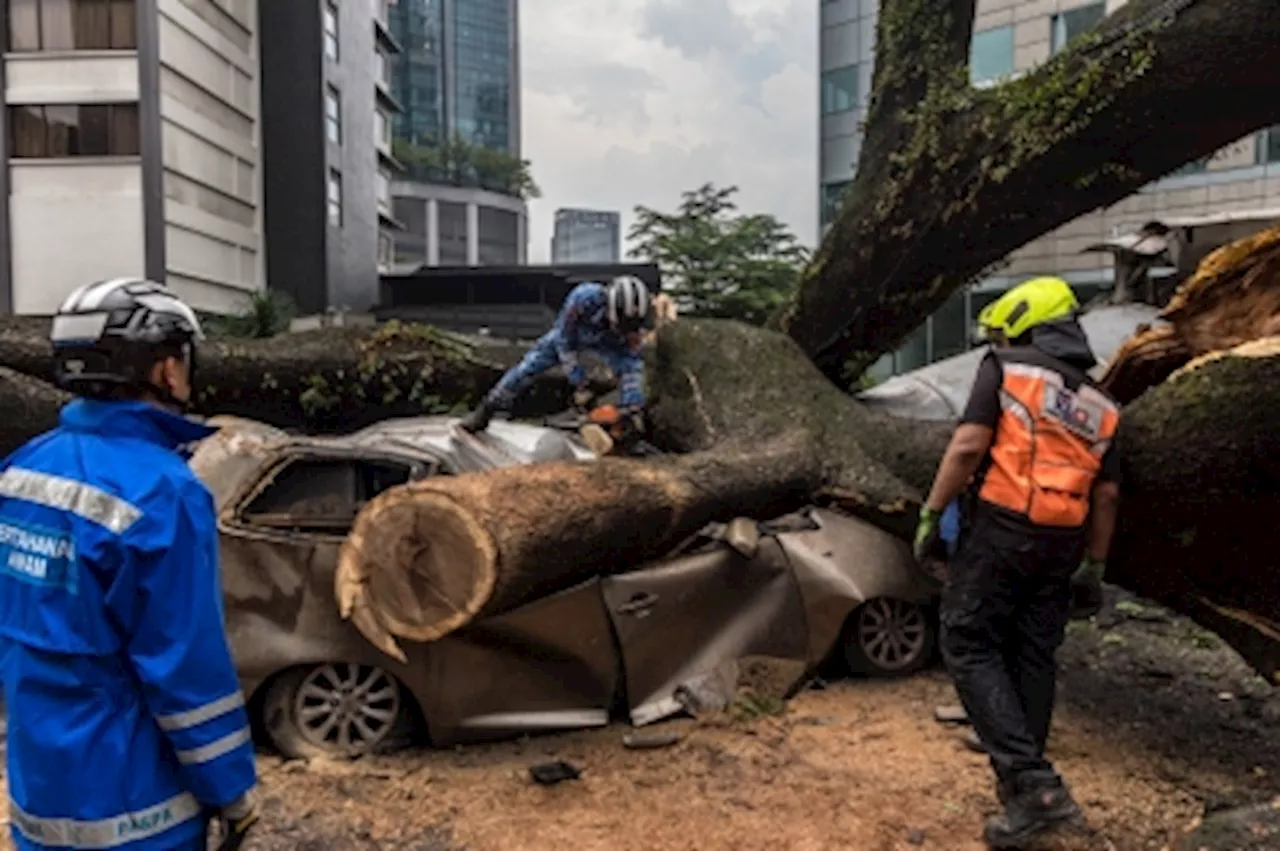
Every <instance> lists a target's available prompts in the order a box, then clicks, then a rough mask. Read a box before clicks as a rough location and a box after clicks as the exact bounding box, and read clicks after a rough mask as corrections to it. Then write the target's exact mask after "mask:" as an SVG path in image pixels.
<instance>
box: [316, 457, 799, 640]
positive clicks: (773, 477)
mask: <svg viewBox="0 0 1280 851" xmlns="http://www.w3.org/2000/svg"><path fill="white" fill-rule="evenodd" d="M821 481H822V475H821V465H820V463H819V460H818V456H817V455H816V454H815V453H814V452H813V449H812V447H810V446H806V445H803V444H799V443H790V444H788V443H785V442H775V443H772V444H763V445H762V444H752V445H750V446H740V445H739V446H734V445H721V446H719V447H717V449H716V451H715V452H712V453H693V454H689V455H681V456H672V457H669V458H666V459H663V460H661V461H657V462H652V463H643V462H640V461H634V460H629V459H617V458H606V459H603V460H600V461H598V462H595V463H591V464H574V463H549V464H539V465H535V466H531V467H523V468H512V467H508V468H503V469H498V470H492V471H488V472H484V473H474V474H470V475H464V476H457V477H447V478H437V479H429V480H426V481H422V482H416V483H413V484H409V485H404V486H401V487H398V488H393V489H392V490H389V491H386V492H384V493H383V494H381V495H379V496H378V497H376V498H375V499H374V500H373V501H372V502H371V503H370V504H369V505H368V506H366V507H365V508H364V510H363V511H361V513H360V515H359V517H358V518H357V520H356V523H355V526H354V528H353V530H352V532H351V535H350V536H349V537H348V538H347V541H346V542H345V543H344V544H343V547H342V552H341V556H340V558H339V563H338V569H337V572H336V573H335V579H334V582H335V596H336V598H337V600H338V605H339V608H340V610H341V612H342V615H343V617H352V618H353V621H354V623H355V624H356V625H357V626H358V627H359V628H360V629H361V631H362V632H363V633H364V634H365V635H366V636H367V637H368V638H369V640H370V641H372V642H373V643H374V644H375V645H377V646H378V647H380V648H382V649H383V650H384V651H386V652H388V653H390V654H391V655H393V656H396V657H397V658H399V659H401V660H402V661H403V659H404V656H403V653H402V652H401V651H400V650H399V648H398V647H397V646H396V644H395V638H403V639H408V640H411V641H430V640H433V639H436V638H439V637H441V636H443V635H447V634H448V633H450V632H452V631H453V630H455V629H457V628H459V627H461V626H464V625H466V624H467V623H469V622H470V621H472V620H473V619H475V618H478V617H482V616H484V615H487V614H493V613H498V612H503V611H507V610H509V609H511V608H514V607H515V606H518V605H519V604H521V603H524V602H527V601H530V600H534V599H538V598H539V597H543V596H546V595H548V594H551V593H554V592H556V591H559V590H562V589H564V588H568V587H570V586H572V585H574V584H576V583H578V582H580V581H582V580H585V579H587V578H589V577H591V576H595V575H599V574H607V573H612V572H616V571H620V570H626V569H628V568H630V567H633V566H634V565H636V564H638V563H642V562H644V561H647V560H651V559H654V558H657V557H659V556H660V555H662V554H664V553H666V552H668V551H669V550H670V549H671V547H672V546H673V545H675V544H676V543H677V542H678V541H679V540H680V539H681V538H682V537H684V536H686V535H687V534H689V532H690V531H693V530H697V529H699V528H701V527H702V526H703V525H705V524H706V523H708V522H710V521H712V520H714V519H717V518H727V517H733V516H737V515H739V514H745V515H748V516H770V515H772V514H774V513H777V512H779V511H785V510H788V509H790V508H796V507H799V506H801V505H803V504H805V502H806V501H807V500H808V499H809V497H810V495H811V494H812V493H813V492H814V490H816V489H817V488H818V486H819V485H820V484H821Z"/></svg>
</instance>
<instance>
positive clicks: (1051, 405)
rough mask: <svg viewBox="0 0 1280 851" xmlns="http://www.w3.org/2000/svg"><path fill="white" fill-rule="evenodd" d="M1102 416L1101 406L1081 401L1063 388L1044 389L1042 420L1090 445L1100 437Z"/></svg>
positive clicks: (1047, 387)
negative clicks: (1081, 438)
mask: <svg viewBox="0 0 1280 851" xmlns="http://www.w3.org/2000/svg"><path fill="white" fill-rule="evenodd" d="M1104 415H1105V412H1104V411H1103V409H1102V406H1101V405H1098V404H1095V403H1091V402H1089V401H1087V400H1085V399H1081V398H1080V394H1078V393H1075V392H1073V391H1071V390H1068V389H1067V388H1065V387H1054V386H1053V385H1051V384H1050V385H1046V386H1045V388H1044V413H1043V416H1044V418H1045V419H1047V420H1051V421H1053V422H1057V423H1059V424H1060V425H1062V427H1063V428H1065V429H1067V431H1069V432H1071V433H1072V434H1078V435H1080V436H1081V437H1083V438H1084V439H1085V440H1087V441H1089V442H1090V443H1093V442H1095V441H1097V440H1098V438H1099V437H1100V436H1101V434H1102V420H1103V417H1104Z"/></svg>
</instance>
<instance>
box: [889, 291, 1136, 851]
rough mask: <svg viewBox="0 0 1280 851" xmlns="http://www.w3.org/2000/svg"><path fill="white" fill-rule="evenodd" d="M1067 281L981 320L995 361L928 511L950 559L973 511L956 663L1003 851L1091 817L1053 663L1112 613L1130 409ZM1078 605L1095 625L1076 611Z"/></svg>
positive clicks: (949, 636)
mask: <svg viewBox="0 0 1280 851" xmlns="http://www.w3.org/2000/svg"><path fill="white" fill-rule="evenodd" d="M1078 308H1079V305H1078V303H1077V301H1076V298H1075V294H1074V293H1073V292H1072V291H1071V287H1070V286H1069V285H1068V284H1067V283H1066V281H1063V280H1062V279H1060V278H1037V279H1034V280H1030V281H1027V282H1025V283H1023V284H1021V285H1019V286H1017V287H1015V288H1013V289H1011V290H1009V291H1008V292H1007V293H1005V294H1004V295H1003V296H1002V297H1001V298H999V299H997V300H996V301H994V302H992V303H991V304H990V305H988V306H987V307H986V308H985V309H984V310H983V311H982V313H981V314H980V315H979V317H978V324H979V330H980V331H981V332H982V334H983V336H984V338H985V339H986V341H987V342H990V343H991V344H992V349H991V351H990V352H989V353H988V354H987V356H986V358H984V360H983V361H982V364H981V366H980V367H979V369H978V374H977V379H976V382H975V384H974V387H973V391H972V393H971V395H970V397H969V401H968V404H967V406H966V409H965V412H964V414H963V416H962V417H961V419H960V424H959V426H958V427H957V428H956V431H955V433H954V435H953V436H952V438H951V442H950V445H949V446H948V448H947V452H946V454H945V456H944V457H943V459H942V462H941V464H940V466H939V469H938V473H937V476H936V478H935V480H934V483H933V488H932V490H931V491H930V493H929V496H928V498H927V499H926V500H925V504H924V506H923V507H922V509H921V511H920V521H919V526H918V529H917V532H916V541H915V544H916V556H917V558H918V559H920V560H922V561H928V560H930V559H937V558H939V556H940V554H941V553H940V547H941V546H942V542H941V537H942V535H941V528H940V522H939V521H940V518H941V514H942V511H943V510H944V509H945V508H946V506H947V505H948V504H949V503H950V502H951V501H952V500H953V499H955V498H956V497H960V499H961V505H962V511H961V518H962V519H961V531H960V538H959V541H958V544H957V546H956V551H955V554H954V556H953V557H952V558H951V559H950V560H949V564H948V569H947V578H946V585H945V587H944V590H943V596H942V605H941V622H942V634H941V644H942V653H943V659H944V660H945V662H946V664H947V668H948V670H949V671H950V673H951V675H952V678H953V679H954V681H955V686H956V692H957V693H958V694H959V696H960V701H961V703H962V704H963V705H964V708H965V712H966V714H967V715H968V718H969V720H970V721H971V722H972V724H973V727H974V730H975V732H976V733H977V735H978V738H979V739H980V741H981V743H982V746H983V749H984V750H985V751H986V753H987V754H988V756H989V757H990V759H991V764H992V767H993V769H994V770H995V774H996V778H997V783H996V789H997V793H998V795H999V798H1000V801H1001V803H1002V804H1003V805H1004V813H1003V814H1002V815H999V816H996V817H994V818H992V819H991V820H989V821H988V822H987V825H986V830H985V838H986V841H987V843H988V845H990V846H992V847H996V848H1020V847H1023V846H1024V844H1025V843H1026V842H1028V841H1029V840H1030V839H1032V838H1033V837H1035V836H1037V835H1038V834H1040V833H1042V832H1045V831H1047V830H1051V829H1053V828H1055V827H1057V826H1059V825H1061V824H1064V823H1067V822H1074V821H1079V820H1080V819H1081V818H1082V814H1081V812H1080V808H1079V806H1078V805H1077V804H1076V802H1075V801H1074V799H1073V798H1072V795H1071V792H1070V790H1069V789H1068V788H1067V785H1066V784H1065V783H1064V782H1063V780H1062V778H1061V777H1060V776H1059V775H1058V773H1057V771H1056V770H1055V769H1054V767H1053V765H1052V764H1051V763H1050V762H1049V761H1048V760H1047V759H1046V758H1045V755H1044V752H1045V742H1046V740H1047V739H1048V735H1049V725H1050V719H1051V717H1052V714H1053V704H1054V696H1055V689H1056V663H1055V660H1054V655H1055V653H1056V652H1057V649H1058V647H1059V646H1060V645H1061V644H1062V640H1063V637H1064V634H1065V630H1066V624H1067V621H1068V620H1069V619H1070V617H1072V616H1073V614H1088V613H1090V612H1095V611H1096V610H1097V609H1098V608H1099V607H1100V605H1101V579H1102V576H1103V573H1104V571H1105V560H1106V556H1107V550H1108V549H1109V547H1110V544H1111V538H1112V535H1113V533H1114V530H1115V518H1116V512H1117V507H1118V502H1119V484H1120V470H1119V465H1118V462H1119V459H1118V456H1117V454H1116V452H1115V451H1113V450H1112V448H1111V447H1112V438H1113V437H1114V435H1115V433H1116V429H1117V427H1118V426H1119V424H1120V408H1119V406H1118V405H1117V404H1116V403H1115V401H1114V400H1112V399H1111V398H1110V397H1109V396H1107V394H1106V393H1105V392H1103V391H1102V390H1101V389H1100V388H1099V387H1098V386H1097V385H1096V384H1094V383H1093V381H1091V380H1090V379H1089V377H1088V375H1087V371H1088V370H1089V369H1091V368H1092V367H1093V366H1095V364H1096V360H1095V358H1094V355H1093V352H1092V351H1091V349H1090V348H1089V343H1088V339H1087V338H1086V337H1085V334H1084V330H1083V328H1081V326H1080V323H1079V322H1078V320H1077V318H1076V314H1077V311H1078ZM1073 596H1074V598H1075V600H1076V601H1077V602H1078V601H1081V600H1083V601H1084V606H1083V608H1084V611H1083V612H1076V613H1073V611H1072V606H1073Z"/></svg>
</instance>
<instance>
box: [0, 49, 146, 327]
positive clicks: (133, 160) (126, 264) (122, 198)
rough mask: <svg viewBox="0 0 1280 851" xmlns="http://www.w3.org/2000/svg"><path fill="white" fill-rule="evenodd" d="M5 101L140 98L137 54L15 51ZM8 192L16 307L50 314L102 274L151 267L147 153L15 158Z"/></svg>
mask: <svg viewBox="0 0 1280 851" xmlns="http://www.w3.org/2000/svg"><path fill="white" fill-rule="evenodd" d="M4 82H5V86H4V100H5V103H6V105H20V104H44V105H50V104H92V103H125V102H131V101H137V99H138V57H137V55H136V54H135V53H133V52H132V51H120V52H116V53H111V54H103V53H97V54H91V53H86V54H84V55H77V56H75V57H74V58H73V59H68V57H67V55H66V54H47V53H45V54H42V53H28V54H13V55H11V56H10V57H9V58H8V59H7V60H6V61H5V73H4ZM8 165H9V168H8V171H7V174H6V179H5V180H4V181H0V183H3V184H7V185H6V186H5V187H4V188H6V189H7V192H6V193H4V194H5V195H6V196H7V197H5V198H4V202H5V203H6V205H7V210H6V212H7V214H8V215H7V220H8V223H9V251H8V256H7V257H4V258H2V259H0V262H6V263H7V266H8V272H9V276H10V281H11V302H10V304H8V305H5V307H6V308H8V309H10V310H12V311H13V312H16V313H51V312H53V311H54V310H56V309H57V307H58V305H59V304H61V302H62V300H63V299H64V298H66V296H67V295H68V294H70V293H71V291H72V290H74V289H76V288H77V287H79V286H81V285H83V284H85V283H87V282H88V281H91V280H94V279H96V278H105V277H111V276H113V275H140V274H142V273H143V269H144V257H143V208H142V169H141V160H140V158H139V157H103V158H91V157H77V158H69V159H57V160H13V161H11V162H10V163H9V164H8Z"/></svg>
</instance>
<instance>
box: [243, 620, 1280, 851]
mask: <svg viewBox="0 0 1280 851" xmlns="http://www.w3.org/2000/svg"><path fill="white" fill-rule="evenodd" d="M1061 661H1062V668H1063V675H1062V686H1061V690H1060V699H1059V711H1058V715H1057V717H1056V719H1055V724H1054V730H1053V734H1052V738H1051V741H1050V746H1049V749H1050V756H1051V757H1052V758H1053V759H1054V760H1055V762H1056V763H1057V765H1058V767H1059V769H1060V770H1061V771H1062V773H1063V774H1064V775H1065V777H1066V778H1067V780H1068V782H1069V783H1070V784H1071V785H1072V787H1073V789H1074V791H1075V794H1076V796H1077V798H1078V799H1079V801H1080V802H1081V804H1082V806H1083V807H1084V808H1085V810H1086V813H1087V815H1088V818H1089V822H1090V827H1089V830H1082V831H1077V832H1075V833H1073V834H1070V835H1068V836H1065V837H1063V838H1060V839H1055V840H1052V841H1049V842H1046V843H1042V844H1041V845H1040V846H1038V847H1040V848H1045V849H1061V850H1062V851H1074V850H1075V849H1121V850H1122V851H1127V849H1162V848H1165V847H1166V846H1168V845H1169V844H1170V843H1172V842H1173V841H1175V840H1176V839H1177V838H1178V837H1179V836H1181V835H1183V834H1184V833H1186V831H1187V830H1189V829H1190V828H1191V827H1192V826H1193V825H1194V824H1195V823H1196V821H1197V820H1198V819H1200V818H1201V817H1202V816H1204V815H1205V814H1206V813H1214V812H1217V811H1220V810H1223V809H1226V808H1230V807H1236V806H1242V805H1246V804H1250V803H1256V802H1265V801H1268V800H1271V799H1273V798H1275V797H1276V796H1277V795H1280V749H1277V748H1275V747H1274V743H1275V742H1276V741H1277V732H1278V731H1280V694H1277V693H1275V692H1274V691H1273V690H1272V689H1271V688H1270V687H1269V686H1268V685H1267V684H1266V683H1265V682H1264V681H1262V680H1261V679H1260V678H1258V677H1256V676H1254V675H1253V673H1252V672H1251V671H1250V670H1249V669H1248V668H1246V667H1245V666H1244V665H1243V663H1241V662H1240V661H1239V659H1238V658H1237V657H1236V656H1235V654H1234V653H1232V652H1231V651H1230V650H1228V649H1226V648H1225V647H1224V645H1223V644H1222V643H1221V641H1220V640H1218V639H1217V638H1216V637H1215V636H1213V635H1211V634H1209V633H1206V632H1204V631H1202V630H1200V629H1199V628H1197V627H1196V626H1194V625H1193V624H1191V623H1189V622H1187V621H1185V620H1183V619H1181V618H1176V617H1173V616H1171V615H1169V614H1168V613H1167V612H1165V611H1163V610H1161V609H1158V608H1156V607H1154V606H1151V605H1149V604H1146V603H1142V602H1140V601H1137V600H1134V599H1132V598H1129V597H1122V598H1120V599H1118V600H1117V599H1113V600H1112V604H1111V605H1109V606H1108V608H1107V610H1106V611H1105V612H1104V613H1103V614H1102V615H1100V616H1099V617H1098V618H1097V619H1096V620H1095V621H1094V622H1093V623H1080V624H1073V625H1072V628H1071V630H1070V634H1069V637H1068V641H1067V644H1066V646H1065V647H1064V648H1063V651H1062V654H1061ZM818 685H819V687H817V688H812V689H808V690H806V691H804V692H803V693H801V694H800V695H799V696H797V697H796V698H795V699H794V700H792V701H791V702H790V705H789V706H788V707H787V709H786V711H785V712H784V713H782V714H779V715H759V716H755V717H742V716H741V714H739V715H737V716H736V717H724V716H722V717H719V718H716V719H713V720H706V719H704V720H702V721H694V720H681V721H675V722H671V723H668V724H664V725H659V726H658V727H656V728H651V729H650V730H649V731H647V732H658V731H662V732H667V731H670V732H675V733H678V734H680V736H681V738H680V740H679V741H678V742H677V743H675V744H674V745H671V746H669V747H665V748H656V749H652V750H631V749H627V748H625V747H624V746H623V742H622V739H623V736H624V735H625V734H627V733H628V732H631V730H630V729H629V728H626V727H613V728H609V729H604V730H593V731H584V732H578V733H572V734H567V735H557V736H549V737H539V738H533V739H526V740H521V741H516V742H509V743H502V744H495V745H485V746H474V747H468V748H457V749H454V750H450V751H427V750H416V751H410V752H403V753H399V754H396V755H394V756H386V757H378V758H370V759H364V760H358V761H355V762H344V763H320V762H313V763H310V764H307V763H301V762H283V761H281V760H280V759H279V758H278V757H274V756H271V755H267V754H263V755H262V756H261V758H260V770H261V773H262V776H263V787H264V795H265V805H264V818H263V823H262V825H261V826H260V827H259V829H258V830H257V833H256V834H255V836H254V838H253V839H252V840H251V841H250V842H249V843H247V849H263V850H264V851H339V849H404V851H507V849H528V851H540V850H541V849H548V851H550V849H556V851H559V849H574V851H641V849H644V850H645V851H647V850H648V849H680V851H684V849H688V851H721V850H722V849H723V851H729V849H733V851H746V850H747V849H788V850H789V849H795V851H808V849H814V851H817V849H823V851H825V850H826V849H859V851H897V849H904V851H909V849H917V848H923V849H929V848H934V849H947V851H968V849H981V848H983V847H984V846H983V844H982V843H981V842H980V841H979V840H978V836H979V835H980V831H981V825H982V821H983V818H984V816H986V815H987V814H989V813H991V812H993V811H994V810H995V809H996V801H995V797H994V793H993V790H992V786H991V778H990V772H989V769H988V767H987V764H986V760H985V757H982V756H980V755H978V754H975V753H973V752H971V751H969V750H967V749H966V748H965V747H964V746H963V745H962V744H961V742H960V737H961V736H962V735H963V733H964V732H965V728H957V727H945V726H942V725H940V724H938V723H937V722H935V721H934V720H933V709H934V707H935V706H936V705H938V704H940V703H950V702H952V701H953V699H954V693H953V692H952V690H951V688H950V685H949V683H948V680H947V677H946V676H945V673H944V672H942V671H941V670H937V669H934V670H931V671H927V672H925V673H924V674H920V675H917V676H914V677H911V678H908V679H904V680H892V681H884V680H880V681H877V680H841V681H834V682H830V683H826V684H822V683H819V684H818ZM556 760H563V761H565V762H568V763H570V764H572V765H573V766H575V767H576V768H578V769H579V770H580V771H581V777H580V778H579V779H577V780H568V781H566V782H563V783H560V784H559V785H556V786H550V787H546V786H539V785H537V784H535V783H533V782H532V781H531V779H530V776H529V767H530V766H532V765H535V764H538V763H543V762H549V761H556ZM1253 847H1261V846H1253Z"/></svg>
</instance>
